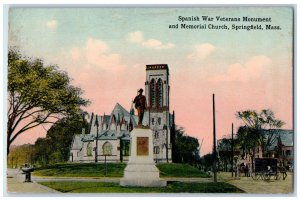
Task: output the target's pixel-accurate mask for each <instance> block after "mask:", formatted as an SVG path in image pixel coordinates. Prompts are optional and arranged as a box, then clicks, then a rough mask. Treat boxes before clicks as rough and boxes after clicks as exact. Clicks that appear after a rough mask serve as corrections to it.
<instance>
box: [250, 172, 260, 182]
mask: <svg viewBox="0 0 300 201" xmlns="http://www.w3.org/2000/svg"><path fill="white" fill-rule="evenodd" d="M251 177H252V179H253V180H258V175H257V173H255V172H252V173H251Z"/></svg>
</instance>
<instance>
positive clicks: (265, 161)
mask: <svg viewBox="0 0 300 201" xmlns="http://www.w3.org/2000/svg"><path fill="white" fill-rule="evenodd" d="M277 163H278V160H277V159H276V158H256V159H255V170H254V172H252V174H251V177H252V178H253V179H254V180H258V179H262V180H267V181H268V180H270V179H275V180H279V179H280V178H281V174H282V178H283V180H284V179H285V178H286V176H287V173H286V170H285V169H284V168H281V167H278V166H277Z"/></svg>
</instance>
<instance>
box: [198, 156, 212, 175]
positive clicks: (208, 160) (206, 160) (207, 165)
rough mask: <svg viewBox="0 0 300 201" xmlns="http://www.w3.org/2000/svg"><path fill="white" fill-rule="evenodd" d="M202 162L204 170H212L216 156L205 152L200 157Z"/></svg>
mask: <svg viewBox="0 0 300 201" xmlns="http://www.w3.org/2000/svg"><path fill="white" fill-rule="evenodd" d="M200 164H201V166H202V168H203V170H204V171H205V172H206V171H212V169H213V164H214V157H213V154H212V153H208V154H205V155H204V156H202V157H201V159H200Z"/></svg>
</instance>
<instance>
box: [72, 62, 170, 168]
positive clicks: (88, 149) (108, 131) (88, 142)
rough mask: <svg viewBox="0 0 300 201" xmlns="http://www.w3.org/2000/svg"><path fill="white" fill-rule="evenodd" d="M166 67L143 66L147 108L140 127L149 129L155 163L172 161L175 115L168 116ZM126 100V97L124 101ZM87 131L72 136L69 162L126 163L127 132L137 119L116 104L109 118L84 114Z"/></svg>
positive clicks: (131, 110)
mask: <svg viewBox="0 0 300 201" xmlns="http://www.w3.org/2000/svg"><path fill="white" fill-rule="evenodd" d="M169 94H170V85H169V68H168V65H167V64H154V65H146V81H145V96H146V100H147V108H146V110H145V113H144V118H143V125H144V126H148V127H149V128H150V129H151V130H152V135H153V155H154V160H155V162H157V163H166V162H172V143H171V142H173V140H174V132H175V114H174V112H173V114H170V111H169V105H170V99H169ZM128 99H129V98H128ZM86 118H87V120H88V121H89V122H90V129H89V130H88V132H85V130H83V131H82V133H81V134H77V135H75V136H74V139H73V142H72V147H71V152H70V162H99V163H103V162H104V161H107V162H127V161H128V156H129V154H130V148H131V147H130V139H131V138H130V131H131V130H132V129H133V128H134V127H135V126H136V125H137V122H138V117H137V116H136V115H135V113H134V109H133V107H131V109H130V111H129V112H128V111H127V110H126V109H124V108H123V107H122V106H121V105H120V104H119V103H117V104H116V105H115V107H114V109H113V110H112V112H111V114H110V115H105V114H103V115H95V114H93V113H92V114H91V115H87V117H86Z"/></svg>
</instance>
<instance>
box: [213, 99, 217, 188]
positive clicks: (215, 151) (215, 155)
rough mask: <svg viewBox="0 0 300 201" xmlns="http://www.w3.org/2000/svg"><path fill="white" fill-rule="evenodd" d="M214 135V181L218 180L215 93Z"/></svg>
mask: <svg viewBox="0 0 300 201" xmlns="http://www.w3.org/2000/svg"><path fill="white" fill-rule="evenodd" d="M213 135H214V138H213V140H214V147H213V158H214V163H213V171H214V182H217V167H216V165H217V148H216V111H215V94H213Z"/></svg>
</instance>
